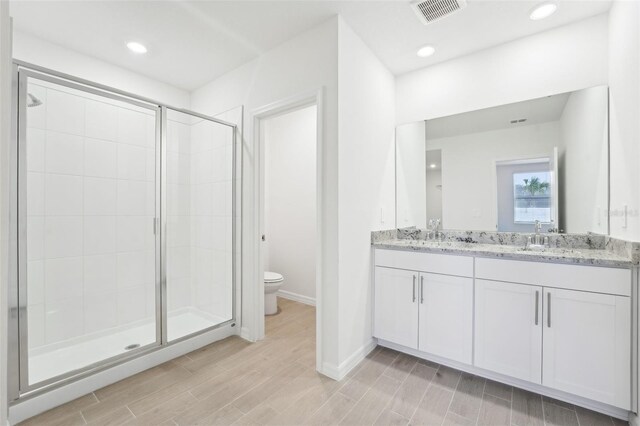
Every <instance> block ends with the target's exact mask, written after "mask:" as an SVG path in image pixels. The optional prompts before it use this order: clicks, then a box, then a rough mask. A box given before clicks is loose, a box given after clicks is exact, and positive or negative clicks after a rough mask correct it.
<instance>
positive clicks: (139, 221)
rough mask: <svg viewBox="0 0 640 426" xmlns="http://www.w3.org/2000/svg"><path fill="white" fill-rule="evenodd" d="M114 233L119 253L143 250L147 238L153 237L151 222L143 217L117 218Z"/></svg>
mask: <svg viewBox="0 0 640 426" xmlns="http://www.w3.org/2000/svg"><path fill="white" fill-rule="evenodd" d="M116 232H117V240H116V241H117V243H116V247H117V249H118V251H119V252H122V251H138V250H144V249H145V246H146V244H145V243H146V238H147V236H149V235H153V221H152V219H151V218H147V217H145V216H118V221H117V231H116Z"/></svg>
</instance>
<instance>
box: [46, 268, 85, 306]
mask: <svg viewBox="0 0 640 426" xmlns="http://www.w3.org/2000/svg"><path fill="white" fill-rule="evenodd" d="M44 274H45V298H46V301H47V304H48V303H51V302H52V301H54V300H62V299H69V298H77V297H81V296H82V276H83V272H82V257H64V258H59V259H47V260H45V261H44Z"/></svg>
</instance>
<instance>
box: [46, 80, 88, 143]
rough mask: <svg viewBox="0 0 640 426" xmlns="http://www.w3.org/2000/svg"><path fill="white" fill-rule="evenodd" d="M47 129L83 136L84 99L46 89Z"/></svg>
mask: <svg viewBox="0 0 640 426" xmlns="http://www.w3.org/2000/svg"><path fill="white" fill-rule="evenodd" d="M45 105H46V107H47V108H46V109H47V129H48V130H54V131H56V132H64V133H70V134H73V135H79V136H83V134H84V99H83V98H81V97H79V96H76V95H72V94H70V93H65V92H61V91H58V90H54V89H47V103H46V104H45Z"/></svg>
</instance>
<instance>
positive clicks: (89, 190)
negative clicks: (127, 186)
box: [84, 177, 117, 216]
mask: <svg viewBox="0 0 640 426" xmlns="http://www.w3.org/2000/svg"><path fill="white" fill-rule="evenodd" d="M116 192H117V181H116V180H115V179H102V178H89V177H87V178H84V214H85V215H87V216H100V215H115V214H116V206H117V198H116Z"/></svg>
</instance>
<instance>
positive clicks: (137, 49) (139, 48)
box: [127, 41, 147, 53]
mask: <svg viewBox="0 0 640 426" xmlns="http://www.w3.org/2000/svg"><path fill="white" fill-rule="evenodd" d="M127 47H128V48H129V50H130V51H132V52H133V53H147V48H146V47H145V45H144V44H142V43H138V42H137V41H130V42H128V43H127Z"/></svg>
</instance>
